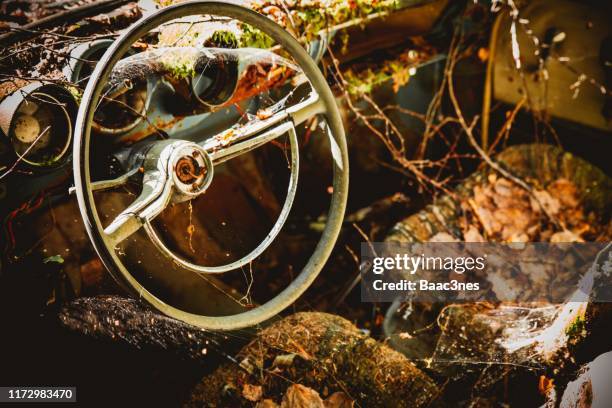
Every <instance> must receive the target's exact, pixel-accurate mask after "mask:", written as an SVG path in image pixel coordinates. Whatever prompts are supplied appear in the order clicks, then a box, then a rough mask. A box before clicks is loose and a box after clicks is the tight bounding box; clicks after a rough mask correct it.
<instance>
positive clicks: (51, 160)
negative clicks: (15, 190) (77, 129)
mask: <svg viewBox="0 0 612 408" xmlns="http://www.w3.org/2000/svg"><path fill="white" fill-rule="evenodd" d="M9 137H10V139H11V142H12V144H13V148H14V149H15V153H17V155H18V156H19V157H21V160H23V161H24V162H25V163H28V164H31V165H34V166H45V165H53V164H55V163H57V162H58V161H59V160H61V159H62V158H63V157H64V155H65V154H66V152H67V151H68V147H69V146H70V140H71V137H72V127H71V124H70V117H69V115H68V112H67V111H66V109H65V108H64V106H63V105H62V104H61V103H60V102H59V101H58V100H57V99H55V98H54V97H52V96H50V95H48V94H45V93H39V92H35V93H32V94H30V95H28V96H27V97H26V98H25V99H24V100H23V101H22V102H21V104H20V105H19V107H18V108H17V110H16V111H15V116H14V118H13V122H12V126H11V128H10V131H9Z"/></svg>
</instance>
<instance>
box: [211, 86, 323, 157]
mask: <svg viewBox="0 0 612 408" xmlns="http://www.w3.org/2000/svg"><path fill="white" fill-rule="evenodd" d="M323 112H324V106H323V104H322V102H321V100H320V98H319V96H318V95H317V94H316V93H315V92H312V93H311V95H310V96H309V97H308V98H307V99H306V100H304V101H302V102H299V103H296V104H295V105H293V106H291V107H289V108H286V109H283V110H281V111H278V112H276V113H274V114H273V115H272V116H270V117H269V118H266V119H263V120H259V121H256V122H253V123H249V124H247V125H245V126H242V127H241V128H240V129H228V130H226V131H224V132H222V133H220V134H218V135H216V136H213V137H211V138H210V139H208V140H206V141H205V142H204V143H202V146H203V148H204V149H205V150H206V151H207V152H208V153H209V155H210V157H211V159H212V161H213V163H214V164H215V165H216V164H220V163H223V162H224V161H227V160H230V159H232V158H234V157H236V156H239V155H241V154H245V153H247V152H250V151H251V150H254V149H256V148H258V147H260V146H262V145H264V144H266V143H268V142H270V141H272V140H274V139H277V138H278V137H280V136H282V135H284V134H286V133H287V132H289V131H292V132H295V126H296V125H299V124H300V123H303V122H304V121H306V120H308V119H309V118H311V117H313V116H315V115H317V114H320V113H323Z"/></svg>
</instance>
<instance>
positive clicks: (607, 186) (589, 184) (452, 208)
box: [386, 144, 612, 242]
mask: <svg viewBox="0 0 612 408" xmlns="http://www.w3.org/2000/svg"><path fill="white" fill-rule="evenodd" d="M497 161H498V162H499V163H501V164H502V165H503V166H504V167H505V168H507V169H508V170H510V171H511V172H512V173H514V174H515V175H517V176H518V177H521V178H523V179H529V180H535V181H537V182H538V183H539V184H540V187H546V186H547V185H548V184H550V183H552V182H553V181H555V180H557V179H559V178H565V179H567V180H569V181H571V182H573V183H574V185H575V186H576V188H577V190H578V191H579V199H580V201H581V202H582V204H583V206H584V208H585V210H586V211H593V212H594V213H596V214H597V215H598V216H599V217H600V218H601V221H602V222H607V221H608V220H609V218H610V214H609V212H610V209H611V208H612V179H610V178H609V177H607V176H606V175H605V173H604V172H603V171H601V170H600V169H599V168H597V167H595V166H593V165H592V164H590V163H589V162H587V161H585V160H583V159H581V158H579V157H576V156H574V155H572V154H571V153H567V152H564V151H563V150H562V149H560V148H558V147H555V146H551V145H545V144H530V145H519V146H512V147H509V148H508V149H506V150H504V151H503V152H501V153H500V154H499V155H497ZM493 172H494V170H493V169H491V168H489V167H483V168H481V169H480V170H479V171H477V172H476V173H474V174H473V175H471V176H470V177H468V178H467V179H466V180H465V181H464V182H463V183H461V184H460V185H459V186H458V187H457V188H456V189H455V191H454V196H451V195H444V196H441V197H440V198H438V199H436V200H435V201H434V203H433V204H431V205H429V206H427V207H426V208H425V209H424V210H422V211H420V212H418V213H417V214H414V215H411V216H410V217H408V218H406V219H405V220H402V221H400V222H399V223H397V224H396V225H395V226H394V227H393V229H392V230H391V232H390V233H389V235H388V236H387V239H386V241H388V242H427V241H429V240H430V239H431V238H432V237H434V236H435V235H436V234H438V233H441V232H443V233H447V234H450V235H451V236H453V237H455V238H456V239H459V240H461V239H462V234H461V229H460V225H459V221H460V217H461V216H462V215H463V211H462V209H461V202H462V201H464V200H467V199H468V198H470V196H471V195H472V193H473V190H474V186H476V185H479V184H482V183H483V180H486V179H487V177H488V175H489V174H491V173H493Z"/></svg>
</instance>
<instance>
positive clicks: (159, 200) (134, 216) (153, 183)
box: [104, 170, 172, 247]
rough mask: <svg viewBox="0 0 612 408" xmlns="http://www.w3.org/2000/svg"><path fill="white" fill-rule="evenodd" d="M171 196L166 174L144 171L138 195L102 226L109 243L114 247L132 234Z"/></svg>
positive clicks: (155, 214) (161, 209)
mask: <svg viewBox="0 0 612 408" xmlns="http://www.w3.org/2000/svg"><path fill="white" fill-rule="evenodd" d="M171 197H172V183H170V182H169V180H168V177H167V175H165V174H163V173H162V172H160V171H157V170H155V171H149V172H145V174H144V177H143V183H142V192H141V193H140V195H139V196H138V197H137V198H136V200H134V202H133V203H132V204H131V205H130V206H129V207H127V208H126V209H125V210H123V211H122V212H121V213H120V214H119V215H118V216H117V217H115V219H114V220H113V221H112V222H111V223H110V224H109V225H108V226H107V227H106V228H104V233H105V234H106V238H107V240H108V241H109V243H110V244H111V245H112V246H113V247H115V246H117V245H118V244H119V243H121V242H122V241H124V240H125V239H126V238H128V237H129V236H130V235H132V234H134V233H135V232H136V231H138V230H139V229H140V228H141V227H142V226H143V224H144V223H145V222H148V221H151V220H152V219H153V218H155V217H156V216H157V215H158V214H159V213H161V212H162V211H163V210H164V208H166V206H167V205H168V203H169V202H170V199H171Z"/></svg>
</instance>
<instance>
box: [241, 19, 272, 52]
mask: <svg viewBox="0 0 612 408" xmlns="http://www.w3.org/2000/svg"><path fill="white" fill-rule="evenodd" d="M240 28H241V30H242V35H241V36H240V46H241V47H252V48H263V49H266V48H271V47H272V46H273V45H274V40H273V39H272V38H271V37H270V36H269V35H267V34H265V33H264V32H263V31H261V30H259V29H258V28H255V27H253V26H252V25H250V24H246V23H242V24H241V25H240Z"/></svg>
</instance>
